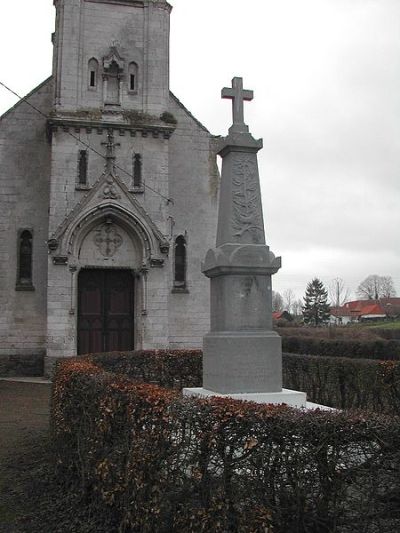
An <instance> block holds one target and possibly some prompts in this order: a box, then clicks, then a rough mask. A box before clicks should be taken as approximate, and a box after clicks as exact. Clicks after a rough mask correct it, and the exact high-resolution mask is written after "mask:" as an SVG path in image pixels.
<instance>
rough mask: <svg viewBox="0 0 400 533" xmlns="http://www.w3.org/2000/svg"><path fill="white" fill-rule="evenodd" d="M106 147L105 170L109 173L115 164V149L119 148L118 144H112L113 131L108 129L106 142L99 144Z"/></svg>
mask: <svg viewBox="0 0 400 533" xmlns="http://www.w3.org/2000/svg"><path fill="white" fill-rule="evenodd" d="M101 144H102V145H104V146H105V147H106V156H105V157H106V170H108V171H109V172H111V171H112V170H113V168H114V162H115V148H116V147H117V146H121V145H120V143H116V142H114V131H113V130H112V129H109V130H108V132H107V142H106V143H101Z"/></svg>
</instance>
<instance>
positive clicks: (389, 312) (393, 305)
mask: <svg viewBox="0 0 400 533" xmlns="http://www.w3.org/2000/svg"><path fill="white" fill-rule="evenodd" d="M398 317H400V298H381V299H379V300H355V301H354V302H346V303H345V304H344V305H343V306H342V307H332V308H331V318H330V323H331V324H336V325H346V324H350V323H352V322H365V321H368V320H371V321H373V320H385V319H390V318H398Z"/></svg>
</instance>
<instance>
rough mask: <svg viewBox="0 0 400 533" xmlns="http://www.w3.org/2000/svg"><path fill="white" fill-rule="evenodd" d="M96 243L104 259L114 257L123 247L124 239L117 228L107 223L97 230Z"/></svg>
mask: <svg viewBox="0 0 400 533" xmlns="http://www.w3.org/2000/svg"><path fill="white" fill-rule="evenodd" d="M94 242H95V244H96V246H97V248H98V249H99V250H100V253H101V254H102V255H104V257H112V256H113V255H115V253H116V251H117V250H118V248H119V247H120V246H121V244H122V242H123V239H122V237H121V235H120V234H119V233H118V231H117V229H116V227H115V226H114V225H113V224H112V223H110V222H106V223H104V224H102V225H101V226H100V227H99V228H98V229H96V234H95V236H94Z"/></svg>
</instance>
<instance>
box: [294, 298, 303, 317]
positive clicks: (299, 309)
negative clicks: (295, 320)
mask: <svg viewBox="0 0 400 533" xmlns="http://www.w3.org/2000/svg"><path fill="white" fill-rule="evenodd" d="M292 314H293V315H294V316H301V315H302V314H303V302H302V301H301V300H300V299H298V300H294V302H293V303H292Z"/></svg>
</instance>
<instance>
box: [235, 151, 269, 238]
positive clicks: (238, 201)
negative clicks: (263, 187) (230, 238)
mask: <svg viewBox="0 0 400 533" xmlns="http://www.w3.org/2000/svg"><path fill="white" fill-rule="evenodd" d="M257 177H258V174H257V168H256V163H255V162H254V160H253V159H252V158H250V157H243V158H241V159H240V160H239V161H235V163H234V166H233V176H232V184H233V191H232V192H233V214H232V227H233V230H234V235H235V236H236V237H239V239H240V238H241V237H244V236H245V234H246V233H248V234H250V237H251V242H253V243H255V244H262V243H263V237H264V231H263V229H262V226H263V224H262V219H261V212H260V205H259V204H260V198H259V190H258V180H257ZM244 240H246V242H247V239H244Z"/></svg>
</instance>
